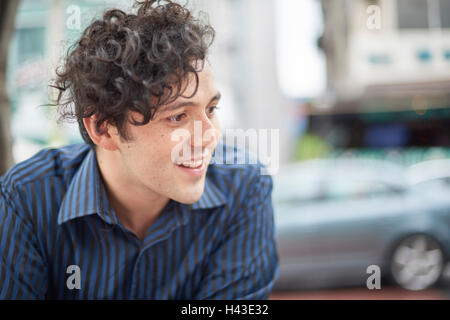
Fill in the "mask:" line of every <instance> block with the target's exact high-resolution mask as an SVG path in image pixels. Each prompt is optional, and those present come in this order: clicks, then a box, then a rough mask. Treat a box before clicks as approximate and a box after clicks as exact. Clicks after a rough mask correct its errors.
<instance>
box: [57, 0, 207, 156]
mask: <svg viewBox="0 0 450 320" xmlns="http://www.w3.org/2000/svg"><path fill="white" fill-rule="evenodd" d="M134 6H135V7H137V9H138V10H137V13H136V14H128V13H125V12H123V11H122V10H119V9H111V10H107V11H106V12H105V13H104V14H103V18H102V19H101V20H100V19H97V20H94V21H93V22H92V23H91V24H90V25H89V26H88V27H87V28H86V30H84V32H83V33H82V35H81V38H80V39H79V40H78V41H77V42H75V43H74V44H73V45H72V46H71V47H70V48H69V50H68V52H67V55H66V57H65V58H64V61H63V65H62V66H60V67H59V68H57V70H56V79H55V81H54V83H53V84H52V85H51V87H53V88H56V89H57V93H58V94H57V98H56V99H55V100H54V101H53V102H54V104H53V105H54V106H58V107H59V112H60V119H59V120H60V121H61V120H67V119H76V120H77V122H78V125H79V129H80V133H81V136H82V137H83V139H84V141H85V142H86V143H88V144H89V145H91V146H92V147H94V146H95V145H94V143H93V142H92V140H91V139H90V137H89V134H88V132H87V131H86V128H85V127H84V124H83V121H82V120H83V118H87V117H90V116H92V115H94V114H95V115H96V116H97V119H98V121H97V123H96V130H97V132H98V133H101V130H100V127H101V125H102V124H103V123H104V122H105V121H106V122H107V123H109V124H112V125H114V126H115V127H116V128H117V130H118V132H119V134H120V136H121V138H123V139H125V140H128V139H129V138H130V137H129V136H128V135H127V132H126V126H125V124H126V121H129V122H130V123H131V124H133V125H145V124H147V123H148V122H149V121H150V120H151V119H152V118H153V117H154V115H155V113H156V111H157V109H158V107H159V106H162V105H164V104H167V103H170V102H172V101H174V100H175V99H177V98H178V97H179V96H181V95H182V94H183V91H184V90H183V89H182V82H183V80H185V79H188V76H189V75H190V74H193V75H194V76H195V80H196V87H195V91H194V93H193V94H192V95H191V96H190V97H192V96H194V95H195V93H196V92H197V89H198V81H199V80H198V74H197V73H198V72H199V71H200V70H198V68H197V67H196V65H197V64H195V63H194V62H196V61H199V60H200V61H204V60H205V59H206V55H207V51H208V48H209V47H210V45H211V44H212V42H213V40H214V35H215V32H214V29H213V28H212V27H211V26H210V25H209V23H206V22H202V21H200V20H199V19H196V18H194V17H193V16H192V15H191V13H190V11H189V10H188V9H187V8H186V7H185V6H182V5H180V4H177V3H174V2H173V1H170V0H164V1H162V0H146V1H136V3H135V5H134ZM188 98H189V97H188ZM130 111H133V112H138V113H139V114H141V115H142V116H143V120H142V121H140V122H139V121H136V119H132V120H129V116H128V115H129V112H130Z"/></svg>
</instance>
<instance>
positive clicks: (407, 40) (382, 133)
mask: <svg viewBox="0 0 450 320" xmlns="http://www.w3.org/2000/svg"><path fill="white" fill-rule="evenodd" d="M321 3H322V7H323V15H324V33H323V36H322V38H321V39H320V46H321V48H322V49H323V50H324V52H325V54H326V57H327V92H326V93H325V94H324V95H323V96H322V97H320V98H318V99H317V100H315V101H314V103H312V104H311V106H310V108H309V109H308V113H309V114H310V132H313V133H315V134H317V135H318V136H320V137H322V138H323V139H324V141H325V142H326V143H327V144H328V145H329V146H330V147H331V148H363V147H366V148H384V147H431V146H447V147H449V146H450V129H449V128H450V126H449V124H450V0H334V1H329V0H322V1H321Z"/></svg>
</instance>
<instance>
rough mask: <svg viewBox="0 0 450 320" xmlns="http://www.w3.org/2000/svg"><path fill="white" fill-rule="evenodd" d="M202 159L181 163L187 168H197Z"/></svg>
mask: <svg viewBox="0 0 450 320" xmlns="http://www.w3.org/2000/svg"><path fill="white" fill-rule="evenodd" d="M202 162H203V160H198V161H189V162H183V163H182V165H183V166H185V167H189V168H197V167H199V166H200V165H201V164H202Z"/></svg>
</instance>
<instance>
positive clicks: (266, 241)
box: [195, 175, 278, 300]
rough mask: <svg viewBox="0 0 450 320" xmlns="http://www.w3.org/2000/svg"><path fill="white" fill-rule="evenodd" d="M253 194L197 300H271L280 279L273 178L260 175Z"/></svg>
mask: <svg viewBox="0 0 450 320" xmlns="http://www.w3.org/2000/svg"><path fill="white" fill-rule="evenodd" d="M250 188H251V189H252V191H251V192H250V193H248V195H247V196H246V197H245V199H244V201H243V202H244V204H243V205H242V206H241V207H240V208H238V210H237V211H238V212H237V214H236V215H235V217H234V219H233V220H232V223H231V225H230V226H229V227H228V230H227V231H226V232H225V234H224V237H223V241H222V242H221V245H220V246H219V247H218V249H217V250H216V251H215V252H213V254H212V257H211V259H210V261H209V262H208V263H207V267H206V271H205V273H204V276H203V282H202V283H201V287H200V288H199V292H198V295H197V297H195V299H227V300H230V299H243V300H253V299H258V300H260V299H267V298H268V296H269V293H270V291H271V289H272V287H273V285H274V281H275V280H276V277H277V276H278V254H277V249H276V248H277V247H276V242H275V230H274V219H273V207H272V200H271V193H272V178H271V176H268V175H264V176H263V175H258V177H257V178H256V179H255V182H254V183H253V185H252V186H251V187H250Z"/></svg>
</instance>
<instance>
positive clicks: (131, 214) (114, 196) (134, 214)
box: [96, 150, 169, 240]
mask: <svg viewBox="0 0 450 320" xmlns="http://www.w3.org/2000/svg"><path fill="white" fill-rule="evenodd" d="M96 154H97V162H98V166H99V169H100V174H101V176H102V178H103V182H104V185H105V189H106V193H107V195H108V200H109V201H110V203H111V205H112V207H113V208H114V211H115V212H116V214H117V218H118V219H119V220H120V222H121V223H122V225H123V226H124V227H125V228H127V229H128V230H130V231H132V232H133V233H134V234H135V235H136V236H137V237H138V238H139V239H140V240H142V239H143V238H144V237H145V235H146V232H147V230H148V229H149V228H150V226H151V225H152V224H153V222H154V221H155V220H156V219H157V218H158V216H159V215H160V214H161V212H162V211H163V209H164V207H165V206H166V205H167V203H168V202H169V199H168V198H166V197H162V196H161V195H159V194H157V193H155V192H153V191H151V190H149V189H147V188H145V187H144V186H141V185H140V184H139V183H137V182H136V181H134V180H133V178H132V177H131V176H130V175H129V174H127V173H126V172H125V170H124V167H123V166H122V162H121V159H120V155H119V154H118V153H115V152H114V151H100V152H99V150H97V152H96Z"/></svg>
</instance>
